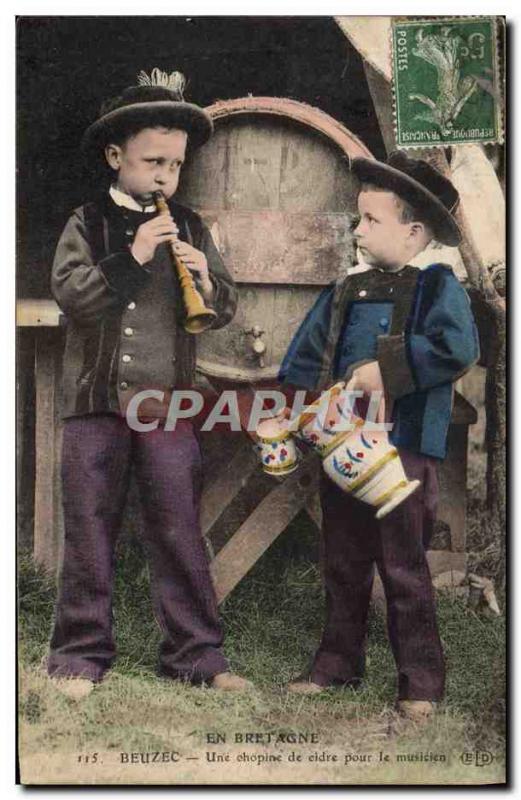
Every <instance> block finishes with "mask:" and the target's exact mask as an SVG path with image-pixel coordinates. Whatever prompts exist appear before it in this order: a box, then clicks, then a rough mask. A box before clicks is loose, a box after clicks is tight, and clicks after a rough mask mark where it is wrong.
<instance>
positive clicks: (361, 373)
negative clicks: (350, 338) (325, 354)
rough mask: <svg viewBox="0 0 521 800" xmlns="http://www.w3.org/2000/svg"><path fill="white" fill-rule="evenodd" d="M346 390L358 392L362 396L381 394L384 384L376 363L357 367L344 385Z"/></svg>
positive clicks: (372, 362)
mask: <svg viewBox="0 0 521 800" xmlns="http://www.w3.org/2000/svg"><path fill="white" fill-rule="evenodd" d="M346 389H347V390H348V391H356V390H359V391H362V392H363V393H364V394H371V392H383V391H384V382H383V378H382V373H381V372H380V366H379V364H378V361H370V362H369V364H363V365H362V366H361V367H357V369H355V371H354V372H353V374H352V375H351V378H350V380H349V381H348V382H347V383H346Z"/></svg>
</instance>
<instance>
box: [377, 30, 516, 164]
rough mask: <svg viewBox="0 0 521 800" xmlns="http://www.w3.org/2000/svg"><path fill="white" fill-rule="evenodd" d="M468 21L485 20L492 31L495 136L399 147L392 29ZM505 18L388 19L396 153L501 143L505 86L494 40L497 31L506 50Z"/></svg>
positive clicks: (502, 67)
mask: <svg viewBox="0 0 521 800" xmlns="http://www.w3.org/2000/svg"><path fill="white" fill-rule="evenodd" d="M472 20H477V21H481V22H486V21H487V20H488V21H489V22H491V23H492V30H493V37H492V42H493V62H494V69H495V82H496V87H497V93H498V97H497V99H496V100H495V118H496V130H497V136H496V137H492V138H490V139H470V138H469V139H465V140H464V141H459V142H454V141H452V142H451V141H443V142H440V143H439V144H436V142H420V143H419V144H412V143H411V144H408V143H407V144H401V143H400V142H399V141H398V116H397V90H396V79H395V66H396V62H395V53H394V29H395V27H396V26H397V25H418V24H421V23H422V22H423V23H425V24H426V25H433V24H435V25H437V24H438V23H439V24H443V23H445V22H446V23H450V24H452V23H455V22H468V21H472ZM505 22H506V20H505V17H504V16H490V15H489V14H473V15H457V16H453V17H445V16H444V17H427V18H426V17H411V16H407V17H403V16H396V17H392V19H391V26H390V31H389V36H390V41H389V46H390V47H389V50H390V59H391V75H392V78H391V94H392V115H393V133H394V142H395V146H396V148H397V149H398V150H426V149H428V148H431V147H441V148H445V147H455V146H463V147H464V146H465V145H467V144H474V145H475V144H504V141H505V136H504V114H505V83H506V75H505V70H506V62H505V60H503V65H501V63H500V60H499V47H498V40H499V35H500V32H501V34H502V36H503V42H504V48H505V49H506V36H505V30H504V29H505Z"/></svg>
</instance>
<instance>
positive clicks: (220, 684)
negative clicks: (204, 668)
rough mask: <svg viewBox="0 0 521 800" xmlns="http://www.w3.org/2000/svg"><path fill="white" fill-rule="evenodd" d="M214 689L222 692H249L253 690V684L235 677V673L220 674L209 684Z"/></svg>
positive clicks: (238, 676) (237, 676)
mask: <svg viewBox="0 0 521 800" xmlns="http://www.w3.org/2000/svg"><path fill="white" fill-rule="evenodd" d="M209 685H210V687H211V688H212V689H219V691H221V692H249V691H250V690H251V689H253V683H252V682H251V681H247V680H246V678H241V676H240V675H234V674H233V672H219V674H218V675H214V676H213V678H212V679H211V681H210V683H209Z"/></svg>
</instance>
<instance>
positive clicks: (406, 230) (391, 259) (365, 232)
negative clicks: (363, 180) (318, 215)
mask: <svg viewBox="0 0 521 800" xmlns="http://www.w3.org/2000/svg"><path fill="white" fill-rule="evenodd" d="M358 211H359V213H360V222H359V224H358V226H357V228H356V229H355V231H354V235H355V239H356V242H357V245H358V248H359V249H360V251H361V254H362V256H363V260H364V261H365V263H366V264H370V265H372V266H379V267H382V268H383V269H391V270H392V269H398V268H401V267H403V266H404V265H405V264H406V263H407V261H408V259H409V258H410V253H411V245H412V244H413V242H412V238H414V234H413V231H412V230H411V228H412V226H413V225H414V224H415V223H410V222H402V221H401V206H400V200H399V198H398V197H397V195H395V194H394V192H387V191H380V190H372V189H370V188H368V189H362V191H361V192H360V194H359V195H358Z"/></svg>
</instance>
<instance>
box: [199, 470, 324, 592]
mask: <svg viewBox="0 0 521 800" xmlns="http://www.w3.org/2000/svg"><path fill="white" fill-rule="evenodd" d="M317 485H318V470H317V468H316V463H314V459H306V462H305V463H303V464H301V465H300V466H299V468H298V469H297V470H295V472H293V473H292V474H291V475H288V476H287V477H286V478H285V479H284V481H283V483H281V484H280V485H279V486H278V487H277V488H276V489H274V490H273V491H272V492H270V493H269V494H268V495H267V496H266V497H265V498H264V499H263V500H262V501H261V502H260V503H259V505H258V506H257V508H256V509H255V511H254V512H253V513H252V514H250V516H249V517H248V519H247V520H246V521H245V522H244V523H243V524H242V525H241V527H240V528H239V529H238V531H236V533H235V534H234V535H233V537H232V538H231V539H230V540H229V541H228V542H227V544H225V546H224V547H223V548H222V550H221V551H220V552H219V553H218V555H217V556H216V558H215V559H214V560H213V561H212V564H211V573H212V577H213V580H214V585H215V591H216V594H217V601H218V602H219V603H222V601H223V600H224V599H225V598H226V597H227V596H228V595H229V594H230V592H231V591H232V589H233V588H234V587H235V586H236V585H237V584H238V583H239V581H240V580H241V579H242V578H243V577H244V576H245V575H246V573H247V572H248V571H249V570H250V569H251V568H252V567H253V565H254V564H255V563H256V562H257V561H258V560H259V558H260V557H261V555H262V554H263V553H264V552H265V551H266V550H267V549H268V547H269V546H270V545H271V544H272V543H273V542H274V541H275V539H276V538H277V537H278V536H279V535H280V534H281V533H282V531H284V530H285V529H286V527H287V526H288V524H289V523H290V522H291V520H292V519H293V517H294V516H295V514H297V512H298V511H300V509H301V508H302V506H303V505H304V503H305V502H306V500H307V498H308V497H309V494H310V493H311V492H315V491H316V488H317Z"/></svg>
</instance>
